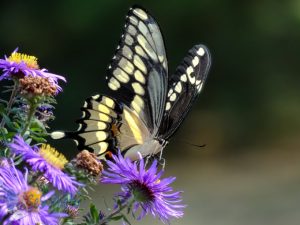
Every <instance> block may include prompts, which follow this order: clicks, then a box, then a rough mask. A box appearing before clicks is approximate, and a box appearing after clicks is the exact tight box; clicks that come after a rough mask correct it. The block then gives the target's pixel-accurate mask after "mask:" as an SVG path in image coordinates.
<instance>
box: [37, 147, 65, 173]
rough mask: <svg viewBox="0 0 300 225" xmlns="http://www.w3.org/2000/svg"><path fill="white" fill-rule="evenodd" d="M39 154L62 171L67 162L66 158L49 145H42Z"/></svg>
mask: <svg viewBox="0 0 300 225" xmlns="http://www.w3.org/2000/svg"><path fill="white" fill-rule="evenodd" d="M39 154H40V155H41V156H42V157H43V158H44V159H45V160H46V161H47V162H48V163H49V164H51V165H52V166H54V167H56V168H58V169H63V168H64V166H65V164H66V163H67V162H68V160H67V159H66V157H65V156H64V155H63V154H61V153H59V152H58V151H57V150H56V149H55V148H52V147H51V146H50V145H46V144H43V145H42V147H41V148H40V150H39Z"/></svg>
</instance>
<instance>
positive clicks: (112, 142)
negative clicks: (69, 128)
mask: <svg viewBox="0 0 300 225" xmlns="http://www.w3.org/2000/svg"><path fill="white" fill-rule="evenodd" d="M81 111H82V117H81V118H80V119H79V120H77V121H76V122H77V123H78V124H79V128H78V130H77V131H75V132H61V131H56V132H52V133H51V136H52V138H53V139H61V138H71V139H73V140H74V141H75V142H76V145H77V148H78V150H80V151H82V150H88V151H90V152H94V153H95V154H97V155H98V156H99V157H100V158H103V157H104V156H105V154H106V153H107V152H112V153H116V152H117V148H116V144H117V140H116V133H117V132H118V126H119V125H120V121H121V116H120V115H121V114H122V112H123V107H122V105H120V104H118V103H117V102H116V101H115V100H114V99H113V98H111V97H108V96H105V95H95V96H92V97H89V98H87V99H86V100H85V102H84V105H83V107H82V108H81Z"/></svg>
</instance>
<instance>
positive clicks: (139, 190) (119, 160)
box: [101, 152, 185, 223]
mask: <svg viewBox="0 0 300 225" xmlns="http://www.w3.org/2000/svg"><path fill="white" fill-rule="evenodd" d="M113 160H114V162H112V161H108V162H107V164H108V169H107V170H106V171H103V177H102V179H101V182H102V183H111V184H120V185H121V189H122V192H121V193H119V195H118V197H119V198H120V199H121V201H122V202H123V203H124V202H126V201H128V200H130V199H134V203H133V213H136V212H137V211H138V210H141V214H140V215H139V217H138V219H141V218H143V217H144V216H145V215H146V214H148V213H151V214H152V215H153V216H154V217H155V216H158V217H159V218H160V220H161V221H162V222H164V223H168V222H169V218H170V217H175V218H179V217H182V216H183V208H184V207H185V206H184V205H182V204H181V201H182V199H181V197H180V192H174V191H173V189H172V187H170V186H169V185H170V184H171V183H172V182H173V181H174V180H175V179H176V178H175V177H169V178H164V179H160V177H161V176H162V174H163V171H160V172H158V171H157V161H156V160H155V161H154V162H153V163H152V165H151V166H150V167H149V169H146V168H145V165H144V160H143V158H142V157H141V156H140V161H139V165H137V162H133V161H131V160H130V159H129V158H124V157H123V156H122V154H121V153H120V152H119V153H118V155H117V156H115V155H114V156H113Z"/></svg>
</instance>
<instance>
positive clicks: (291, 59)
mask: <svg viewBox="0 0 300 225" xmlns="http://www.w3.org/2000/svg"><path fill="white" fill-rule="evenodd" d="M134 3H138V4H140V5H142V6H143V7H144V8H146V9H148V10H149V11H150V12H151V13H152V15H153V16H154V17H155V18H156V20H157V21H158V23H159V24H160V27H161V29H162V32H163V35H164V38H165V43H166V49H167V54H168V60H169V67H170V71H171V72H172V71H174V70H175V68H176V66H177V64H178V63H179V62H180V61H181V59H182V58H183V57H184V55H185V54H186V52H187V51H188V49H189V48H191V47H192V46H193V45H195V44H198V43H203V44H206V45H207V46H208V47H209V49H210V51H211V54H212V58H213V63H212V68H211V72H210V75H209V78H208V80H207V83H206V86H205V88H204V90H203V92H202V94H201V96H200V98H199V100H198V101H197V102H196V103H195V105H194V107H193V110H192V111H191V113H190V114H189V116H188V118H187V120H186V121H185V122H184V124H183V125H182V127H181V129H180V131H179V132H178V133H177V134H176V136H175V137H174V138H173V139H172V141H171V144H170V145H169V146H168V147H167V148H166V149H165V158H166V159H167V165H166V175H175V176H177V181H176V183H175V188H176V189H179V190H183V191H184V194H183V196H184V201H185V203H186V204H187V205H188V207H187V209H186V215H185V217H184V218H183V219H180V220H177V221H174V222H173V223H172V224H185V225H191V224H201V225H202V224H203V225H227V224H228V225H229V224H230V225H253V224H255V225H282V224H285V225H296V224H297V225H298V224H299V221H300V211H299V210H300V163H299V159H300V152H299V147H300V138H299V137H300V103H299V98H300V90H299V82H300V76H299V70H300V68H299V67H300V64H299V54H300V1H297V0H287V1H282V2H280V1H271V0H260V1H258V0H256V1H237V0H236V1H234V0H228V1H220V0H219V1H209V0H202V1H192V0H186V1H170V0H166V1H124V0H123V1H96V0H94V1H74V0H73V1H71V0H68V1H48V2H46V1H5V2H4V1H2V2H1V3H0V27H1V35H0V54H3V55H4V54H7V55H8V54H10V53H11V52H12V51H13V50H14V49H15V47H17V46H18V47H19V48H20V51H21V52H24V53H28V54H32V55H35V56H37V57H38V58H39V64H40V65H42V66H44V67H46V68H48V69H49V70H50V71H51V72H54V73H58V74H62V75H65V76H66V78H67V80H68V83H67V85H63V87H64V92H63V93H62V94H60V95H59V96H58V97H57V100H58V105H57V108H56V111H55V112H56V116H57V119H56V120H55V121H54V122H52V123H51V124H50V125H51V128H52V129H53V130H55V129H63V130H74V129H76V128H77V126H76V124H75V123H74V120H75V119H77V118H78V117H79V116H80V115H81V113H80V110H79V108H80V106H81V105H82V103H83V101H84V99H85V98H86V97H88V96H90V95H92V94H95V93H101V91H102V90H104V86H105V82H104V77H105V76H106V67H107V65H108V63H109V61H110V59H111V57H112V55H113V53H114V51H115V48H116V46H117V43H118V41H119V37H120V34H121V30H122V26H123V24H124V18H125V14H126V13H127V10H128V8H129V7H130V6H131V5H132V4H134ZM185 142H189V143H193V144H206V147H205V148H195V147H193V146H191V145H189V144H185ZM52 143H53V145H55V146H56V147H57V148H58V149H60V150H63V151H64V152H65V153H66V154H67V155H68V156H69V157H72V156H74V155H75V154H76V153H77V152H76V148H75V145H73V143H72V142H71V141H56V142H52ZM117 190H118V187H114V189H112V187H111V186H99V187H98V188H97V192H95V193H94V196H95V198H96V202H97V204H98V206H99V207H104V206H103V205H101V203H102V202H103V199H105V200H107V202H108V203H109V202H110V194H112V193H114V191H117ZM133 223H134V224H136V223H137V222H133ZM142 224H160V223H159V222H158V221H157V220H153V219H152V218H149V219H146V220H145V221H144V222H143V223H142Z"/></svg>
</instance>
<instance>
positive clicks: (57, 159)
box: [9, 136, 82, 195]
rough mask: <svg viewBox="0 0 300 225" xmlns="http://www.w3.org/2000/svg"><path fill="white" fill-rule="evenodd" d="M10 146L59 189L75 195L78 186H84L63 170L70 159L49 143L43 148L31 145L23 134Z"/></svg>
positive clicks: (34, 169)
mask: <svg viewBox="0 0 300 225" xmlns="http://www.w3.org/2000/svg"><path fill="white" fill-rule="evenodd" d="M9 147H10V149H11V150H12V152H13V153H15V154H18V155H21V156H22V157H23V159H24V160H25V161H26V162H27V163H28V164H29V165H30V166H31V168H32V170H33V171H39V172H42V173H43V176H44V177H45V178H46V179H47V180H49V182H50V183H52V185H53V186H54V187H56V188H57V189H58V190H62V191H65V192H68V193H70V194H72V195H74V194H75V193H76V192H77V188H78V186H82V184H80V183H78V182H77V181H76V180H75V178H74V177H70V176H69V175H67V174H66V173H64V172H63V171H62V169H63V168H64V166H65V164H66V163H67V162H68V160H67V159H66V158H65V156H63V155H62V154H60V153H58V152H57V151H56V150H55V149H54V148H52V147H50V146H49V145H42V147H41V148H38V147H36V146H34V147H31V146H29V145H28V144H27V143H26V142H25V141H24V139H23V138H22V137H21V136H16V137H15V138H14V140H13V142H12V143H11V144H9Z"/></svg>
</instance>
